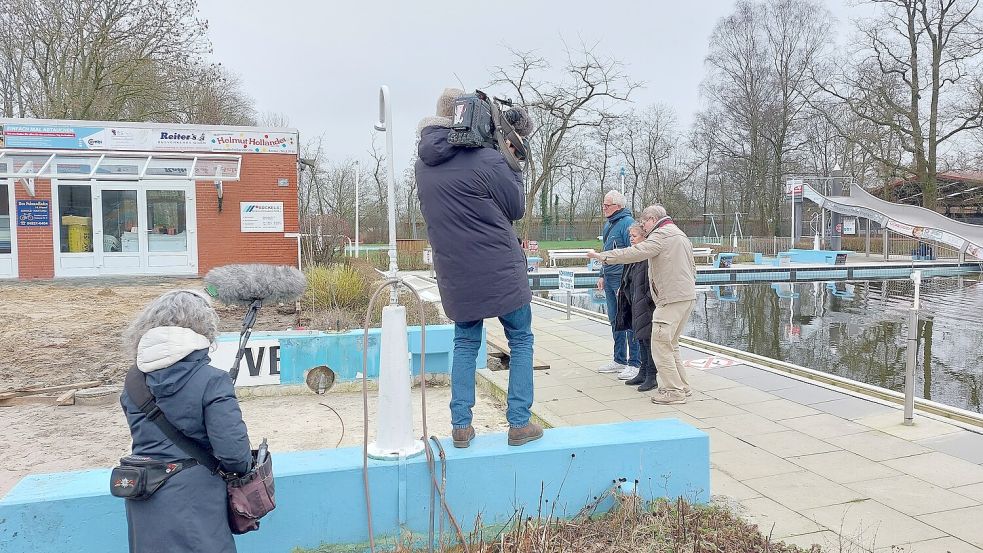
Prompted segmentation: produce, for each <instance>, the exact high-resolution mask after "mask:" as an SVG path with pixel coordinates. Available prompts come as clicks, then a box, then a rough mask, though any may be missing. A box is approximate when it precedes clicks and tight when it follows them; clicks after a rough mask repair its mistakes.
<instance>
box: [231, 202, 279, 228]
mask: <svg viewBox="0 0 983 553" xmlns="http://www.w3.org/2000/svg"><path fill="white" fill-rule="evenodd" d="M239 230H240V231H242V232H283V202H239Z"/></svg>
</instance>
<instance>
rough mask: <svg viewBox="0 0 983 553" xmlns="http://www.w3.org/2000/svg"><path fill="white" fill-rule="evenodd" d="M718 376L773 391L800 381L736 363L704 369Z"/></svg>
mask: <svg viewBox="0 0 983 553" xmlns="http://www.w3.org/2000/svg"><path fill="white" fill-rule="evenodd" d="M704 372H707V373H710V374H714V375H717V376H722V377H724V378H727V379H730V380H733V381H736V382H740V383H741V384H744V385H746V386H750V387H752V388H757V389H759V390H764V391H766V392H771V391H774V390H780V389H782V388H788V387H791V386H795V385H796V384H797V383H798V382H799V381H798V380H795V379H793V378H789V377H787V376H783V375H780V374H775V373H773V372H769V371H765V370H762V369H756V368H753V367H749V366H747V365H734V366H733V367H725V368H721V369H710V370H707V371H704Z"/></svg>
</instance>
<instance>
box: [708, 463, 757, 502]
mask: <svg viewBox="0 0 983 553" xmlns="http://www.w3.org/2000/svg"><path fill="white" fill-rule="evenodd" d="M710 494H711V495H716V496H721V495H722V496H725V497H728V498H730V499H733V500H736V501H744V500H746V499H751V498H752V497H761V493H760V492H758V491H757V490H753V489H751V488H749V487H747V486H745V485H744V484H741V483H740V482H738V481H737V480H735V479H734V478H733V477H731V476H730V475H728V474H726V473H724V472H721V471H720V470H719V469H710Z"/></svg>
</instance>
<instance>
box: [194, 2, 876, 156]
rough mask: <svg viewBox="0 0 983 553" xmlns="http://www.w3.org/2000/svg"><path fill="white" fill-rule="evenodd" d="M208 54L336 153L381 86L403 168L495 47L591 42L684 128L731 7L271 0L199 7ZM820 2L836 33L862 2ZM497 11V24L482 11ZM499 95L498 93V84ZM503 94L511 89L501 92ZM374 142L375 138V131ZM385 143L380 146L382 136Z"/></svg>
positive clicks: (353, 140) (497, 51)
mask: <svg viewBox="0 0 983 553" xmlns="http://www.w3.org/2000/svg"><path fill="white" fill-rule="evenodd" d="M199 1H200V7H201V15H202V16H203V17H204V18H206V19H208V20H209V24H210V36H211V39H212V42H213V45H214V50H215V53H214V59H215V60H217V61H220V62H222V63H223V64H224V65H226V66H228V67H229V68H231V69H232V70H234V71H235V72H236V73H238V74H239V75H240V76H241V78H242V81H243V85H244V88H245V90H246V91H247V92H248V93H249V95H251V96H252V97H253V98H254V99H255V101H256V107H257V109H258V110H259V111H260V112H265V111H273V112H280V113H283V114H285V115H286V116H287V117H288V118H289V120H290V125H291V126H292V127H295V128H297V129H299V130H300V133H301V140H305V139H309V138H311V137H314V136H317V135H320V134H322V133H325V135H326V144H328V145H329V146H330V148H331V151H332V157H333V158H335V159H339V160H340V159H344V158H349V157H352V158H355V157H362V158H364V157H366V156H365V151H366V150H367V149H368V147H369V143H370V140H371V135H372V133H373V132H374V131H373V130H372V124H373V122H374V121H375V120H376V117H377V113H378V90H379V85H382V84H387V85H389V88H390V90H391V96H392V106H393V119H394V126H393V129H394V132H395V135H394V149H395V153H396V155H395V161H396V171H397V174H400V173H401V172H402V169H403V168H404V167H405V166H406V164H407V162H408V159H409V156H410V153H411V150H412V148H413V142H414V136H415V130H416V123H417V122H418V121H419V120H420V119H421V118H422V117H423V116H426V115H432V114H433V110H434V104H435V101H436V98H437V96H438V94H439V93H440V91H441V90H443V88H444V87H447V86H460V85H459V84H458V80H457V78H456V77H455V76H454V74H455V73H456V74H457V75H458V76H460V78H461V80H463V82H464V85H465V86H466V88H467V89H474V88H477V87H481V86H484V85H486V84H487V83H488V81H489V78H490V77H489V76H490V75H491V73H492V69H493V68H494V67H495V66H497V65H503V64H507V63H508V61H509V55H508V53H507V51H506V50H505V48H504V47H503V44H508V45H510V46H512V47H514V48H516V49H520V50H537V51H538V52H540V53H541V55H543V56H544V57H546V58H547V59H551V60H557V62H559V61H560V60H559V53H560V52H561V51H562V41H563V40H565V41H566V42H567V43H569V44H578V43H580V42H585V43H590V44H593V43H595V42H597V43H599V45H598V47H597V51H598V52H599V53H600V54H603V55H606V56H613V57H616V58H618V59H620V60H621V61H623V62H624V63H625V65H626V69H627V72H628V73H629V74H630V76H631V77H632V78H633V79H636V80H640V81H644V82H645V85H646V86H645V88H644V89H642V90H640V91H638V92H637V93H636V95H635V96H634V100H635V102H636V104H637V105H638V106H639V107H643V106H646V105H649V104H652V103H656V102H661V103H664V104H666V105H668V106H670V107H672V108H673V109H674V110H675V111H676V114H677V117H678V119H679V121H680V124H681V128H682V129H685V127H686V126H688V124H689V123H690V121H691V120H692V117H693V114H694V113H695V112H696V111H697V110H698V109H699V107H700V88H699V87H700V82H701V81H702V79H703V76H704V58H705V56H706V53H707V39H708V38H709V36H710V34H711V32H712V30H713V27H714V25H715V24H716V23H717V21H718V20H719V19H720V18H721V17H724V16H726V15H727V14H728V13H730V12H731V11H732V8H733V5H734V2H733V0H689V1H678V0H650V1H637V2H628V1H623V0H608V1H606V2H604V1H598V0H592V1H586V0H566V1H562V2H561V1H527V2H516V1H512V2H506V1H500V2H480V3H479V2H462V1H444V0H441V1H429V0H421V1H399V0H391V1H388V0H387V1H382V0H356V1H354V2H352V1H348V2H334V1H325V2H320V1H319V2H314V1H312V0H308V1H305V2H300V1H293V2H271V1H269V0H265V1H258V0H239V1H237V2H236V3H235V4H234V6H235V8H234V9H230V4H229V3H228V2H227V1H224V0H199ZM852 4H853V2H851V1H850V0H827V5H828V7H829V8H830V10H831V11H832V12H833V14H834V16H835V17H836V18H837V19H838V25H837V30H838V31H839V32H840V34H841V35H842V34H845V33H848V32H849V31H850V29H851V26H850V22H849V19H850V18H851V17H853V16H854V15H856V14H858V13H859V10H863V9H864V8H855V7H852ZM491 10H495V11H497V12H498V14H499V15H498V16H496V17H495V18H492V17H490V16H488V15H483V12H485V13H487V12H488V11H491ZM492 91H493V92H495V91H496V90H495V89H493V90H492ZM502 92H505V91H504V90H502ZM380 138H382V137H380ZM379 143H380V144H384V141H381V140H380V142H379Z"/></svg>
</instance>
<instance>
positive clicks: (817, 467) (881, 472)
mask: <svg viewBox="0 0 983 553" xmlns="http://www.w3.org/2000/svg"><path fill="white" fill-rule="evenodd" d="M788 460H789V461H791V462H793V463H795V464H796V465H799V466H800V467H802V468H804V469H806V470H810V471H812V472H814V473H816V474H818V475H820V476H822V477H825V478H828V479H830V480H832V481H833V482H836V483H838V484H849V483H850V482H861V481H864V480H873V479H875V478H888V477H891V476H900V475H901V473H900V472H898V471H896V470H894V469H892V468H890V467H886V466H884V465H883V464H882V463H878V462H875V461H871V460H870V459H867V458H865V457H861V456H860V455H857V454H856V453H853V452H851V451H844V450H838V451H830V452H828V453H817V454H815V455H804V456H802V457H791V458H789V459H788Z"/></svg>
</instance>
